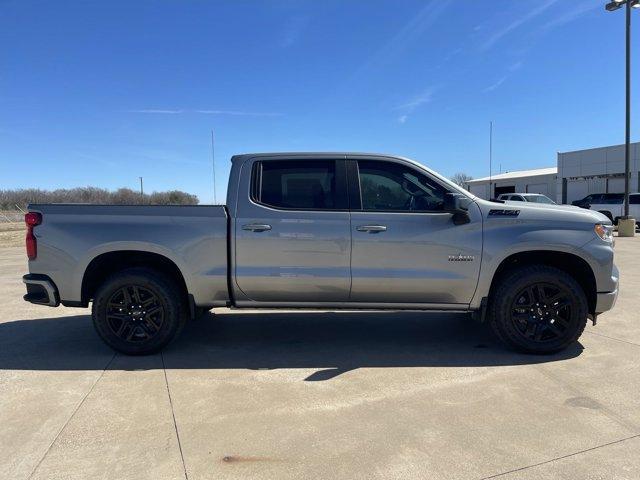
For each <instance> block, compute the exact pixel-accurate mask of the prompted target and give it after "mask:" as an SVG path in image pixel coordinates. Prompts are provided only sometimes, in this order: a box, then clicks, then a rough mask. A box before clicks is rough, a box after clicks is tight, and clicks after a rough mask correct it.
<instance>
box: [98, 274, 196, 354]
mask: <svg viewBox="0 0 640 480" xmlns="http://www.w3.org/2000/svg"><path fill="white" fill-rule="evenodd" d="M125 285H136V286H140V287H143V288H145V289H148V290H150V291H151V292H152V293H153V294H155V295H156V296H157V297H158V299H159V301H160V304H161V306H162V308H163V309H164V322H163V324H162V326H161V327H160V330H159V331H158V332H157V333H156V334H155V335H154V336H153V337H152V338H150V339H149V340H146V341H143V342H127V341H126V340H123V339H121V338H120V337H118V336H117V335H116V334H115V332H113V331H112V330H111V328H110V327H109V326H108V324H107V319H106V311H107V309H106V306H107V301H108V300H109V298H110V297H111V295H113V293H114V292H116V291H117V290H118V289H120V288H122V287H123V286H125ZM183 310H184V308H183V305H182V302H181V300H180V295H179V294H178V289H177V287H176V286H175V285H174V284H173V282H171V281H170V280H169V279H168V278H167V277H165V276H164V275H162V274H160V273H158V272H155V271H153V270H149V269H143V268H132V269H127V270H123V271H122V272H119V273H116V274H114V275H112V276H111V277H109V278H108V279H107V280H106V281H105V282H104V283H103V284H102V285H101V286H100V288H99V289H98V291H97V292H96V295H95V298H94V300H93V306H92V310H91V316H92V319H93V325H94V327H95V329H96V331H97V332H98V335H100V337H101V338H102V340H104V342H105V343H106V344H107V345H109V346H110V347H111V348H113V349H114V350H117V351H118V352H121V353H124V354H127V355H147V354H151V353H155V352H157V351H159V350H161V349H162V348H163V347H165V346H166V345H167V344H168V343H169V342H170V341H171V340H172V339H173V338H174V337H175V336H176V334H177V333H178V331H179V330H180V328H181V324H182V322H183V317H184V314H183Z"/></svg>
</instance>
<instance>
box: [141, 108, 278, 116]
mask: <svg viewBox="0 0 640 480" xmlns="http://www.w3.org/2000/svg"><path fill="white" fill-rule="evenodd" d="M129 112H130V113H157V114H180V113H199V114H202V115H235V116H245V117H281V116H282V113H276V112H247V111H242V110H187V109H159V108H146V109H140V110H129Z"/></svg>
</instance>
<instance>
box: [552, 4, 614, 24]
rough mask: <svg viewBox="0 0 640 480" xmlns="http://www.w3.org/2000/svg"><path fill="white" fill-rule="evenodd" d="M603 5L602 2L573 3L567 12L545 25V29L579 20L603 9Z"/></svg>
mask: <svg viewBox="0 0 640 480" xmlns="http://www.w3.org/2000/svg"><path fill="white" fill-rule="evenodd" d="M602 5H603V2H602V1H601V0H591V1H587V0H582V1H581V2H578V3H577V4H576V3H574V2H572V3H571V5H570V8H569V10H568V11H567V12H565V13H564V14H562V15H559V16H558V17H556V18H554V19H553V20H551V21H549V22H548V23H547V24H546V25H544V27H543V29H545V30H549V29H552V28H556V27H561V26H563V25H565V24H567V23H569V22H572V21H574V20H576V19H578V18H579V17H581V16H582V15H585V14H587V13H589V12H590V11H592V10H595V9H596V8H602Z"/></svg>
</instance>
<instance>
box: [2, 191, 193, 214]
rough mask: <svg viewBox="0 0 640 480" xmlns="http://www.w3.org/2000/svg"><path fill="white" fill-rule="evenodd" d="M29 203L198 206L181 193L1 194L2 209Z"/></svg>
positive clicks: (49, 192)
mask: <svg viewBox="0 0 640 480" xmlns="http://www.w3.org/2000/svg"><path fill="white" fill-rule="evenodd" d="M29 203H102V204H113V205H197V204H198V197H197V196H195V195H192V194H190V193H186V192H182V191H180V190H170V191H167V192H153V193H151V194H147V193H145V194H144V195H142V194H140V192H136V191H134V190H131V189H130V188H119V189H118V190H115V191H111V190H106V189H104V188H97V187H78V188H68V189H67V188H59V189H57V190H41V189H39V188H25V189H17V190H0V209H2V210H15V209H16V205H17V206H18V207H20V208H21V209H23V210H24V209H25V208H26V207H27V205H28V204H29Z"/></svg>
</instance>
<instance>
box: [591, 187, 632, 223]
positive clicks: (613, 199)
mask: <svg viewBox="0 0 640 480" xmlns="http://www.w3.org/2000/svg"><path fill="white" fill-rule="evenodd" d="M601 197H603V200H602V201H601V202H599V201H598V200H596V202H594V203H592V204H590V205H589V207H587V208H589V209H591V210H595V211H597V212H600V213H602V214H604V215H606V216H607V217H609V220H611V221H612V222H613V224H614V225H617V224H618V219H619V218H620V217H622V216H624V194H622V193H620V194H614V195H608V196H607V197H605V196H604V195H602V196H601ZM629 216H631V217H633V218H635V219H636V224H638V225H640V193H631V194H629Z"/></svg>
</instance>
